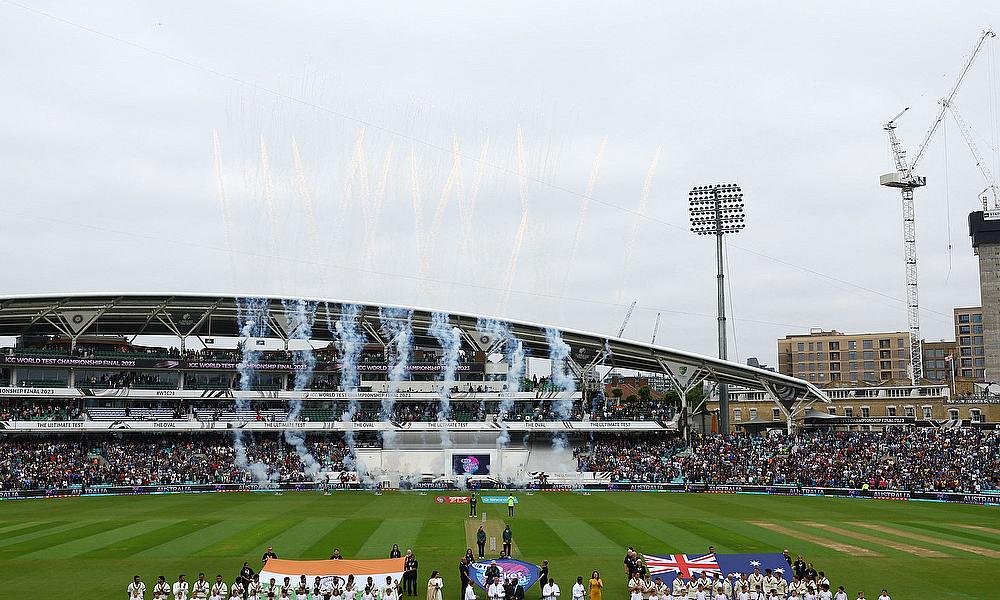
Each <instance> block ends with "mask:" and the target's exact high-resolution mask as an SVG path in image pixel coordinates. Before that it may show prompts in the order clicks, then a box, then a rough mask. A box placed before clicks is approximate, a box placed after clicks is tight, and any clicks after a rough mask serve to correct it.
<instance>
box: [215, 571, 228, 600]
mask: <svg viewBox="0 0 1000 600" xmlns="http://www.w3.org/2000/svg"><path fill="white" fill-rule="evenodd" d="M227 598H229V587H228V586H227V585H226V582H225V581H223V580H222V575H216V576H215V583H213V584H212V596H211V600H226V599H227Z"/></svg>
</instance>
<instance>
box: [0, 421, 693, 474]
mask: <svg viewBox="0 0 1000 600" xmlns="http://www.w3.org/2000/svg"><path fill="white" fill-rule="evenodd" d="M567 423H569V421H555V422H547V423H532V425H544V426H545V427H531V428H530V429H526V428H524V425H525V424H524V423H512V424H511V425H510V426H509V427H508V428H507V431H510V432H517V431H537V432H549V431H550V432H559V431H566V430H567V429H573V430H576V431H595V429H593V428H591V427H589V426H588V423H585V422H574V423H573V426H572V427H569V426H567V425H566V424H567ZM616 423H617V424H618V425H620V427H609V428H605V427H601V428H600V430H601V431H626V430H629V431H651V430H661V429H666V430H667V431H674V430H676V427H675V425H676V424H672V425H671V427H669V428H665V427H664V426H663V425H662V424H658V423H652V422H639V421H634V422H627V421H626V422H616ZM232 429H240V430H243V431H312V432H322V431H397V432H399V433H405V432H425V431H441V430H448V431H474V432H496V431H498V430H499V429H500V426H499V425H497V424H496V423H494V422H465V421H442V422H433V421H431V422H415V423H397V422H387V421H356V422H347V423H345V422H343V421H196V420H174V419H164V420H161V421H139V420H133V419H119V420H107V421H0V430H4V431H7V432H14V433H16V432H26V433H30V432H37V431H46V430H52V431H78V432H99V431H112V430H113V431H119V430H128V431H176V432H184V433H198V432H201V433H206V432H213V431H214V432H220V431H221V432H224V431H229V430H232ZM489 456H490V455H489V454H474V455H460V454H456V455H454V458H455V459H456V462H455V463H453V465H452V466H453V467H454V468H455V473H456V474H459V475H461V474H467V475H488V474H489V465H490V460H489ZM468 458H475V459H476V460H477V461H478V467H477V469H476V470H473V471H467V470H466V466H468V467H469V468H471V467H473V466H474V465H473V463H472V461H471V460H470V461H469V462H468V463H467V464H459V461H461V460H464V459H468ZM484 461H485V462H484Z"/></svg>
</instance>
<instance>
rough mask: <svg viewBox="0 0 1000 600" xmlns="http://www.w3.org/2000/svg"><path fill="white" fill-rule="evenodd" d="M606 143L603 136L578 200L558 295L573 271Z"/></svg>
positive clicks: (563, 292)
mask: <svg viewBox="0 0 1000 600" xmlns="http://www.w3.org/2000/svg"><path fill="white" fill-rule="evenodd" d="M607 145H608V136H604V139H603V140H601V147H600V148H598V150H597V157H596V158H595V159H594V168H593V170H591V172H590V181H588V182H587V191H586V192H584V194H583V198H582V199H581V200H580V216H579V217H577V220H576V233H575V234H574V235H573V245H572V246H570V250H569V262H568V263H567V264H566V270H565V272H564V273H563V281H562V286H561V287H560V291H559V295H561V296H564V295H565V294H566V286H567V285H568V284H569V277H570V275H571V274H572V273H573V264H574V263H575V262H576V253H577V251H578V250H579V248H580V242H581V241H582V240H583V225H584V223H586V221H587V210H588V209H589V208H590V199H591V198H592V197H593V196H594V187H595V186H596V185H597V175H598V173H600V171H601V161H602V160H603V159H604V149H605V148H607Z"/></svg>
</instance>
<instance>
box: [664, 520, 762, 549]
mask: <svg viewBox="0 0 1000 600" xmlns="http://www.w3.org/2000/svg"><path fill="white" fill-rule="evenodd" d="M680 526H682V527H683V528H684V529H685V530H687V531H689V532H691V533H694V534H697V535H698V536H700V537H702V538H704V539H706V540H710V542H709V543H710V544H712V545H713V546H715V550H716V552H730V553H755V552H771V551H772V550H773V547H772V546H770V545H768V544H765V543H763V542H761V541H760V538H757V537H753V536H751V535H745V534H742V533H739V532H737V531H734V530H733V529H732V528H731V527H729V526H728V524H723V525H720V524H717V523H712V522H707V521H684V522H683V523H682V524H680ZM697 550H698V551H704V552H708V547H707V546H705V547H700V548H697Z"/></svg>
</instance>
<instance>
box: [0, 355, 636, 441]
mask: <svg viewBox="0 0 1000 600" xmlns="http://www.w3.org/2000/svg"><path fill="white" fill-rule="evenodd" d="M132 362H135V361H132ZM77 383H78V384H79V383H82V382H77ZM0 396H24V397H29V396H53V397H58V398H77V397H80V396H95V397H113V398H122V397H128V398H150V399H162V398H164V397H167V398H176V399H179V400H204V399H211V398H219V399H225V398H246V399H248V400H263V399H277V398H281V399H285V398H298V399H301V400H351V399H355V400H385V399H387V398H395V399H396V400H432V401H434V402H437V401H438V399H439V398H440V395H439V394H438V393H437V392H396V393H395V394H390V393H389V392H327V391H319V390H303V391H301V392H296V391H291V390H281V391H263V390H196V389H189V390H178V389H169V390H144V389H139V388H90V387H87V386H86V384H83V385H80V386H79V387H72V388H71V387H0ZM554 397H555V395H552V394H547V393H546V394H536V393H534V392H513V393H510V392H468V391H466V392H454V393H452V394H451V400H452V401H453V402H454V401H456V400H480V401H481V400H500V399H501V398H514V399H516V400H528V401H530V400H547V399H549V398H554ZM572 397H573V398H574V399H577V400H579V399H580V398H581V397H582V396H581V393H580V392H576V393H574V394H573V396H572ZM616 423H620V421H595V422H594V423H593V426H594V427H614V426H615V424H616Z"/></svg>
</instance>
